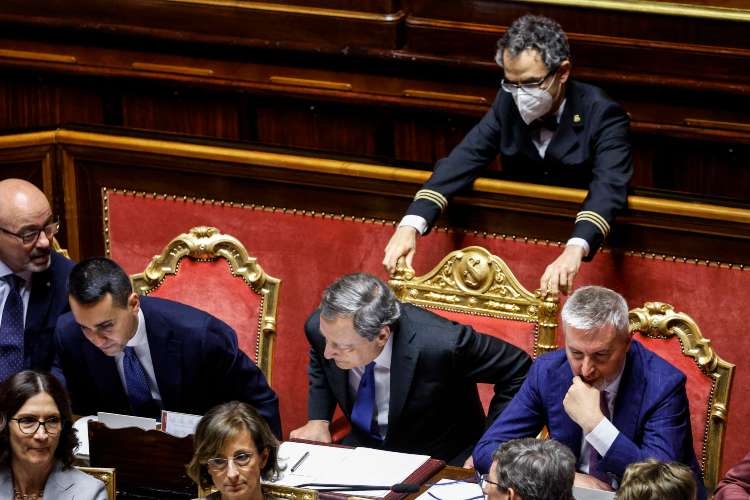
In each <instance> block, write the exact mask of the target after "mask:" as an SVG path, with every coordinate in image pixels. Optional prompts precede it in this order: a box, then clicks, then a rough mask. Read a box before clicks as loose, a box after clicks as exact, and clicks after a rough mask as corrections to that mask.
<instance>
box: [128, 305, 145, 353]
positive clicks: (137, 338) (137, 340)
mask: <svg viewBox="0 0 750 500" xmlns="http://www.w3.org/2000/svg"><path fill="white" fill-rule="evenodd" d="M143 344H148V336H147V335H146V320H145V319H144V317H143V311H142V310H141V308H140V307H139V308H138V328H136V330H135V335H133V338H131V339H130V340H128V343H127V346H128V347H137V346H140V345H143Z"/></svg>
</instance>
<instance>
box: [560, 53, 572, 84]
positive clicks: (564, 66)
mask: <svg viewBox="0 0 750 500" xmlns="http://www.w3.org/2000/svg"><path fill="white" fill-rule="evenodd" d="M570 68H571V64H570V61H569V60H567V59H566V60H564V61H563V62H562V63H560V68H559V69H558V70H557V71H558V72H559V73H560V83H565V82H567V81H568V78H570Z"/></svg>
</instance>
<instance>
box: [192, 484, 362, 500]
mask: <svg viewBox="0 0 750 500" xmlns="http://www.w3.org/2000/svg"><path fill="white" fill-rule="evenodd" d="M261 487H262V488H263V493H264V495H265V496H267V497H270V498H273V499H286V500H318V492H317V491H316V490H308V489H304V488H294V487H292V486H280V485H278V484H272V483H263V484H262V485H261ZM215 491H217V490H216V488H209V489H207V490H204V489H203V488H201V487H200V486H199V487H198V497H199V498H203V497H207V496H208V495H210V494H211V493H214V492H215ZM352 498H353V497H352Z"/></svg>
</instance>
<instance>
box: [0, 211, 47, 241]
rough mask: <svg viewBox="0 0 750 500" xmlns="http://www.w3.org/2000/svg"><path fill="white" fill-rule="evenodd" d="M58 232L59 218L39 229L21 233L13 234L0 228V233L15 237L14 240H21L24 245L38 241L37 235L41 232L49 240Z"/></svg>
mask: <svg viewBox="0 0 750 500" xmlns="http://www.w3.org/2000/svg"><path fill="white" fill-rule="evenodd" d="M59 230H60V218H59V217H55V218H54V220H53V221H52V222H50V223H49V224H47V225H46V226H44V227H43V228H41V229H29V230H27V231H24V232H22V233H14V232H13V231H8V230H7V229H5V228H2V227H0V231H2V232H3V233H5V234H9V235H11V236H15V237H16V238H18V239H19V240H21V241H22V242H23V244H24V245H33V244H35V243H36V242H37V240H38V239H39V235H40V234H42V232H43V233H44V234H45V236H47V238H48V239H49V238H52V237H53V236H54V235H56V234H57V232H58V231H59Z"/></svg>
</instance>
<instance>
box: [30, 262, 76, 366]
mask: <svg viewBox="0 0 750 500" xmlns="http://www.w3.org/2000/svg"><path fill="white" fill-rule="evenodd" d="M74 265H75V264H74V263H73V262H71V261H70V260H68V259H66V258H65V257H63V256H62V255H60V254H59V253H57V252H55V251H53V252H52V262H51V263H50V266H49V267H48V268H47V269H46V270H45V271H42V272H40V273H33V274H32V275H31V295H30V296H29V307H28V309H27V310H26V327H25V330H24V368H27V369H33V370H41V371H50V370H51V369H52V363H53V361H54V358H55V351H54V342H53V339H52V337H53V334H54V332H55V325H56V324H57V319H58V318H59V317H60V316H61V315H62V314H64V313H66V312H68V311H70V305H69V304H68V275H69V274H70V270H71V269H73V266H74Z"/></svg>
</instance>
